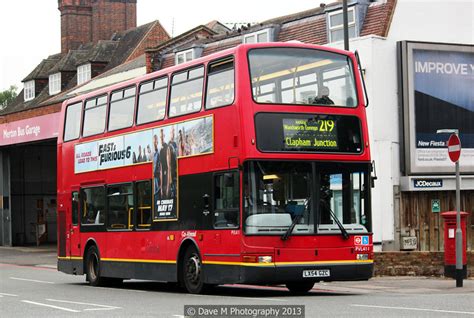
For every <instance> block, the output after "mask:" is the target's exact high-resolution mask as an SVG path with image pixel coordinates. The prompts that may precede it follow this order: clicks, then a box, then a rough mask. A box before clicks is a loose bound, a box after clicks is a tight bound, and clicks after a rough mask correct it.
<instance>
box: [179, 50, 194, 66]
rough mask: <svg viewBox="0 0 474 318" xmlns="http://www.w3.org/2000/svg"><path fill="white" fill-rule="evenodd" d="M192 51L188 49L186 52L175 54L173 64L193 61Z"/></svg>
mask: <svg viewBox="0 0 474 318" xmlns="http://www.w3.org/2000/svg"><path fill="white" fill-rule="evenodd" d="M194 58H195V57H194V49H189V50H186V51H182V52H178V53H176V60H175V64H176V65H178V64H182V63H186V62H189V61H191V60H192V59H194Z"/></svg>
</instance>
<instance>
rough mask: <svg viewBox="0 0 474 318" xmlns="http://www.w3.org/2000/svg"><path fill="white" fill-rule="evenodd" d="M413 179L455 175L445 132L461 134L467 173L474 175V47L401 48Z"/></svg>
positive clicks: (415, 45) (415, 44) (412, 44)
mask: <svg viewBox="0 0 474 318" xmlns="http://www.w3.org/2000/svg"><path fill="white" fill-rule="evenodd" d="M401 49H402V50H401V62H402V74H403V76H402V81H403V112H404V135H405V138H404V143H405V163H406V170H407V173H408V174H439V173H452V172H453V169H454V168H453V163H452V162H451V161H450V160H449V156H448V150H447V140H448V138H449V134H440V133H437V131H438V130H440V129H458V130H459V137H460V139H461V145H462V153H461V158H460V166H461V172H464V173H469V172H474V89H473V87H474V47H473V46H467V45H466V46H464V45H447V44H435V43H419V42H401Z"/></svg>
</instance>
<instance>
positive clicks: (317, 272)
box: [303, 269, 331, 277]
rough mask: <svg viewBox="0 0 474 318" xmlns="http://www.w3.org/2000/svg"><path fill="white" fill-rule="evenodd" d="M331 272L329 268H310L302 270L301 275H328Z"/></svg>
mask: <svg viewBox="0 0 474 318" xmlns="http://www.w3.org/2000/svg"><path fill="white" fill-rule="evenodd" d="M329 276H331V272H330V270H329V269H311V270H306V271H303V277H329Z"/></svg>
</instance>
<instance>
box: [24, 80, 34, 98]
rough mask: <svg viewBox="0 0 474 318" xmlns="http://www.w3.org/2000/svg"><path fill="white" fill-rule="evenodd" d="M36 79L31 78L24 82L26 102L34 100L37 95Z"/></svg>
mask: <svg viewBox="0 0 474 318" xmlns="http://www.w3.org/2000/svg"><path fill="white" fill-rule="evenodd" d="M35 85H36V83H35V80H31V81H26V82H24V84H23V100H24V101H25V102H28V101H30V100H33V99H35V97H36V96H35V95H36V92H35Z"/></svg>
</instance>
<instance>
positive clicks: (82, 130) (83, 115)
mask: <svg viewBox="0 0 474 318" xmlns="http://www.w3.org/2000/svg"><path fill="white" fill-rule="evenodd" d="M101 97H105V98H106V101H105V103H104V104H100V105H97V100H98V99H99V98H101ZM94 99H95V100H96V105H95V106H93V107H90V108H86V105H87V102H88V101H91V100H94ZM109 100H110V95H109V94H108V93H105V94H100V95H97V96H94V97H91V98H88V99H85V100H84V101H83V103H84V104H83V107H82V108H83V112H82V113H83V114H82V127H81V136H82V137H90V136H96V135H100V134H103V133H104V132H105V131H106V128H107V126H108V124H107V117H108V104H109ZM102 106H104V107H105V116H104V129H103V130H102V131H100V132H97V133H93V134H90V135H85V134H84V127H85V123H86V112H87V110H91V109H95V108H98V107H102Z"/></svg>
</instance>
